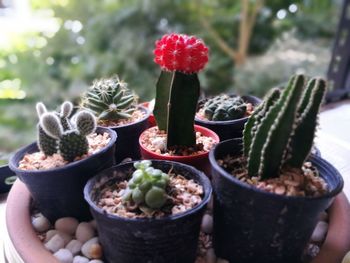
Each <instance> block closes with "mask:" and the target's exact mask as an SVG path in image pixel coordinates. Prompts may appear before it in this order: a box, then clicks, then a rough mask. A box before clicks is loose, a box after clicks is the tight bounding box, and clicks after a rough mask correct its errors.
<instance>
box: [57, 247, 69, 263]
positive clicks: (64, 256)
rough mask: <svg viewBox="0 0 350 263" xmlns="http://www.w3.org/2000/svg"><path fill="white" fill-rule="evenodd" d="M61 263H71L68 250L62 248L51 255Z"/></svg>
mask: <svg viewBox="0 0 350 263" xmlns="http://www.w3.org/2000/svg"><path fill="white" fill-rule="evenodd" d="M53 255H54V257H56V258H57V259H58V260H59V261H60V262H62V263H72V262H73V255H72V253H70V251H69V250H68V249H65V248H62V249H60V250H58V251H57V252H56V253H55V254H53Z"/></svg>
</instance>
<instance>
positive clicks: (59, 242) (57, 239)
mask: <svg viewBox="0 0 350 263" xmlns="http://www.w3.org/2000/svg"><path fill="white" fill-rule="evenodd" d="M45 247H46V248H47V249H48V250H50V251H51V252H52V253H55V252H57V251H58V250H59V249H61V248H63V247H64V239H63V238H62V237H61V236H60V235H59V234H56V235H54V236H53V237H52V238H51V239H50V240H49V241H48V242H47V243H46V244H45Z"/></svg>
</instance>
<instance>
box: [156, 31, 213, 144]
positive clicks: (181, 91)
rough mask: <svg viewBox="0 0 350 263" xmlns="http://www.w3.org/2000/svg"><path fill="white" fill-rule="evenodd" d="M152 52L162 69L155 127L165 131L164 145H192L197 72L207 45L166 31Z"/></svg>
mask: <svg viewBox="0 0 350 263" xmlns="http://www.w3.org/2000/svg"><path fill="white" fill-rule="evenodd" d="M153 53H154V55H155V57H154V62H155V63H157V64H158V65H160V66H161V69H162V72H161V74H160V77H159V80H158V82H157V92H156V102H155V107H154V116H155V119H156V122H157V125H158V128H159V129H160V130H163V131H166V133H167V148H169V147H174V146H188V147H192V146H194V145H195V144H196V135H195V131H194V117H195V114H196V107H197V102H198V98H199V93H200V83H199V80H198V76H197V73H198V72H199V71H200V70H202V69H203V68H204V67H205V65H206V64H207V62H208V57H209V55H208V53H209V50H208V47H207V46H206V45H205V44H204V42H203V40H201V39H199V38H196V37H194V36H188V35H184V34H169V35H164V36H163V37H162V38H161V39H160V40H158V41H156V43H155V49H154V52H153Z"/></svg>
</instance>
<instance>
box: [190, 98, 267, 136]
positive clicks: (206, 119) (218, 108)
mask: <svg viewBox="0 0 350 263" xmlns="http://www.w3.org/2000/svg"><path fill="white" fill-rule="evenodd" d="M260 101H261V100H260V99H258V98H257V97H254V96H238V95H234V94H230V95H228V94H221V95H217V96H214V97H210V98H206V99H203V100H201V101H200V102H199V103H198V109H197V113H196V118H195V123H196V124H198V125H201V126H203V127H206V128H208V129H211V130H213V131H214V132H215V133H216V134H217V135H219V137H220V140H221V141H224V140H228V139H232V138H239V137H242V132H243V128H244V124H245V123H246V122H247V120H248V118H249V116H250V115H251V114H252V112H253V111H254V108H255V107H256V106H257V105H258V104H259V103H260Z"/></svg>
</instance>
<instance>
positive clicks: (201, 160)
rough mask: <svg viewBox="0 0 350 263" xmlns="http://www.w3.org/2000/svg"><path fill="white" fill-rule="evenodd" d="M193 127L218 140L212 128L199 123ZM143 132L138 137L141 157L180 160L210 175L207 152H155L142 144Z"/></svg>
mask: <svg viewBox="0 0 350 263" xmlns="http://www.w3.org/2000/svg"><path fill="white" fill-rule="evenodd" d="M194 128H195V131H197V132H200V133H201V134H202V135H204V136H208V137H210V138H212V139H214V141H215V142H216V143H218V142H219V141H220V139H219V136H218V135H217V134H216V133H215V132H213V131H212V130H209V129H207V128H205V127H201V126H199V125H195V126H194ZM143 134H144V132H143V133H142V134H141V136H140V139H139V144H140V150H141V156H142V159H156V160H167V161H174V162H180V163H184V164H188V165H192V166H194V167H195V168H197V169H199V170H201V171H203V172H205V173H206V174H207V175H208V176H209V175H210V163H209V159H208V156H209V152H206V153H200V154H196V155H190V156H167V155H162V154H157V153H155V152H152V151H150V150H148V149H147V148H146V147H145V146H144V145H142V143H141V141H142V136H143Z"/></svg>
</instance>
